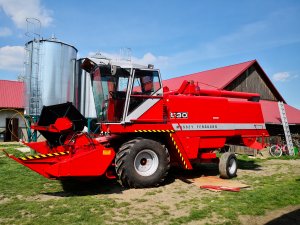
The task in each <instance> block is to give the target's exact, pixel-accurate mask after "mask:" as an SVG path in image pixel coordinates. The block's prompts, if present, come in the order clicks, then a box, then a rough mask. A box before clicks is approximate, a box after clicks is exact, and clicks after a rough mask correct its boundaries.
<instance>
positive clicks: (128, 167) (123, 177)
mask: <svg viewBox="0 0 300 225" xmlns="http://www.w3.org/2000/svg"><path fill="white" fill-rule="evenodd" d="M115 165H116V166H115V167H116V172H117V175H118V177H119V179H120V181H121V183H122V185H123V186H125V187H130V188H145V187H155V186H159V185H160V184H161V183H162V182H163V181H164V180H165V178H166V176H167V174H168V171H169V168H170V155H169V152H168V150H167V149H166V148H165V147H163V146H162V145H161V144H160V143H159V142H156V141H153V140H150V139H143V138H136V139H133V140H130V141H128V142H126V143H124V144H123V145H122V146H121V147H120V149H119V152H118V153H117V154H116V158H115Z"/></svg>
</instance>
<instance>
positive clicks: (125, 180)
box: [115, 138, 170, 188]
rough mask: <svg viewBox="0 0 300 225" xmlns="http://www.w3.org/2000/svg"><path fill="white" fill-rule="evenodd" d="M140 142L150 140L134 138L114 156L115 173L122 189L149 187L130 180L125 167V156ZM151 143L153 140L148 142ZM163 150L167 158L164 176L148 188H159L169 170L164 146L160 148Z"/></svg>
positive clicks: (168, 157) (168, 158) (168, 155)
mask: <svg viewBox="0 0 300 225" xmlns="http://www.w3.org/2000/svg"><path fill="white" fill-rule="evenodd" d="M142 140H150V139H143V138H135V139H133V140H130V141H127V142H125V143H124V144H122V146H121V147H120V149H119V151H118V152H117V154H116V158H115V167H116V173H117V175H118V177H119V179H120V181H121V184H122V185H123V186H124V187H129V188H145V187H149V186H148V185H145V184H137V183H135V181H134V179H132V178H130V176H129V174H128V173H129V172H128V171H127V168H126V166H125V161H126V158H127V156H128V155H129V154H130V151H131V148H132V147H133V146H134V145H136V144H137V143H139V142H140V141H142ZM150 141H153V140H150ZM162 147H163V149H164V150H165V154H166V156H167V162H168V163H167V166H166V169H165V172H164V174H163V175H162V176H161V178H160V180H159V181H158V182H156V183H154V184H152V185H151V186H150V187H154V186H159V185H160V184H161V183H162V182H163V181H164V180H165V178H166V176H167V174H168V171H169V168H170V154H169V152H168V150H167V148H165V147H164V146H162Z"/></svg>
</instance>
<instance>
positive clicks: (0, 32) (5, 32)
mask: <svg viewBox="0 0 300 225" xmlns="http://www.w3.org/2000/svg"><path fill="white" fill-rule="evenodd" d="M10 35H12V31H11V29H9V28H8V27H0V37H6V36H10Z"/></svg>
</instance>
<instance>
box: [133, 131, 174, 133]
mask: <svg viewBox="0 0 300 225" xmlns="http://www.w3.org/2000/svg"><path fill="white" fill-rule="evenodd" d="M135 132H140V133H147V132H152V133H174V132H175V131H174V130H135Z"/></svg>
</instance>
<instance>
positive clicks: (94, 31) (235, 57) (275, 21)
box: [0, 0, 300, 109]
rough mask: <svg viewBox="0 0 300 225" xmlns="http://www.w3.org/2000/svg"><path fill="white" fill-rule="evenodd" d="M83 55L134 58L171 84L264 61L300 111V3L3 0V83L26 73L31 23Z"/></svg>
mask: <svg viewBox="0 0 300 225" xmlns="http://www.w3.org/2000/svg"><path fill="white" fill-rule="evenodd" d="M27 17H35V18H38V19H39V20H40V21H41V23H42V27H41V35H42V37H43V38H49V37H51V35H52V34H54V35H55V36H56V37H57V38H58V39H59V40H61V41H63V42H66V43H69V44H71V45H73V46H75V47H76V48H77V49H78V55H79V57H84V56H87V55H89V54H92V53H95V52H99V51H100V52H101V53H102V54H106V55H108V56H110V57H113V56H116V55H118V54H119V51H120V49H121V48H125V47H129V48H131V49H132V59H133V60H134V61H136V62H138V63H152V64H154V65H155V67H156V68H160V69H161V72H162V76H163V78H164V79H166V78H171V77H175V76H180V75H186V74H190V73H194V72H199V71H203V70H207V69H212V68H216V67H221V66H226V65H231V64H236V63H240V62H244V61H248V60H252V59H257V60H258V62H259V63H260V65H261V66H262V67H263V69H264V70H265V72H266V73H267V75H268V76H269V77H270V78H271V80H272V81H273V83H274V85H275V86H276V88H277V89H278V90H279V92H280V93H281V94H282V96H283V97H284V98H285V100H286V101H287V102H288V103H289V104H291V105H292V106H294V107H297V108H299V109H300V100H299V99H300V98H299V96H300V94H298V90H299V89H300V22H299V21H300V1H298V0H277V1H273V0H264V1H261V0H251V1H244V0H242V1H241V0H240V1H238V0H233V1H221V0H210V1H209V0H202V1H196V0H194V1H193V0H190V1H182V0H180V1H179V0H173V1H171V0H169V1H168V0H166V1H159V0H154V1H145V0H139V1H131V0H127V1H101V0H98V1H96V0H94V1H92V0H90V1H71V0H64V1H50V0H26V1H24V0H0V79H9V80H15V79H16V78H17V76H18V75H20V74H21V73H22V68H23V61H24V50H23V47H24V44H25V43H26V42H27V41H28V40H30V39H29V38H28V37H26V36H25V32H26V18H27Z"/></svg>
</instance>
